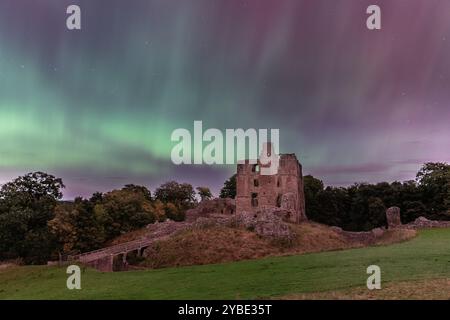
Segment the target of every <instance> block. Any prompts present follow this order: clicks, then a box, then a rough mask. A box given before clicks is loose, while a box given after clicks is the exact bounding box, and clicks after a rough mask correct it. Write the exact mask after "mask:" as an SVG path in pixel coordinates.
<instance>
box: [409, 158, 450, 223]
mask: <svg viewBox="0 0 450 320" xmlns="http://www.w3.org/2000/svg"><path fill="white" fill-rule="evenodd" d="M416 179H417V181H418V183H419V187H420V189H421V193H422V202H423V203H424V204H425V206H426V207H427V209H428V212H429V214H430V215H431V216H432V218H435V219H439V218H444V219H445V218H449V216H450V165H449V164H447V163H442V162H428V163H425V164H424V165H423V166H422V168H421V169H420V171H419V172H418V173H417V177H416Z"/></svg>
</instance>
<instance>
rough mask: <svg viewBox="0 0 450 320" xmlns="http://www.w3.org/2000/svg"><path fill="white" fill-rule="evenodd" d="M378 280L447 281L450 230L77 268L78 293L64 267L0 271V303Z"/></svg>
mask: <svg viewBox="0 0 450 320" xmlns="http://www.w3.org/2000/svg"><path fill="white" fill-rule="evenodd" d="M371 264H376V265H379V266H380V267H381V270H382V281H383V283H387V282H391V281H405V280H419V279H433V278H441V279H442V278H450V229H435V230H423V231H420V233H419V235H418V236H417V237H416V238H414V239H413V240H411V241H408V242H404V243H400V244H395V245H390V246H380V247H368V248H361V249H351V250H345V251H333V252H323V253H314V254H305V255H298V256H289V257H273V258H265V259H260V260H250V261H241V262H235V263H226V264H218V265H205V266H193V267H180V268H168V269H159V270H148V271H135V272H117V273H100V272H97V271H96V270H92V269H85V270H84V271H83V273H82V278H81V286H82V289H81V290H68V289H67V288H66V279H67V275H66V273H65V268H57V267H44V266H27V267H12V268H8V269H5V270H3V271H0V299H256V298H270V297H277V296H283V295H289V294H298V293H308V292H319V291H330V290H340V289H347V288H351V287H361V286H364V285H365V283H366V279H367V277H368V275H367V274H366V268H367V266H369V265H371Z"/></svg>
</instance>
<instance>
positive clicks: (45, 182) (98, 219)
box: [0, 172, 211, 264]
mask: <svg viewBox="0 0 450 320" xmlns="http://www.w3.org/2000/svg"><path fill="white" fill-rule="evenodd" d="M63 188H64V184H63V182H62V180H61V179H59V178H56V177H54V176H52V175H49V174H46V173H43V172H35V173H30V174H27V175H25V176H23V177H19V178H17V179H15V180H14V181H12V182H9V183H6V184H4V185H3V186H2V187H1V189H0V260H5V259H16V258H21V259H23V260H24V262H25V263H36V264H37V263H46V261H48V260H49V259H56V258H58V257H60V256H63V255H67V254H75V253H79V252H85V251H89V250H94V249H98V248H101V247H102V246H103V245H104V244H105V243H106V242H107V241H109V240H111V239H113V238H115V237H117V236H119V235H121V234H123V233H126V232H130V231H133V230H136V229H139V228H142V227H144V226H145V225H147V224H150V223H154V222H156V221H164V220H166V219H171V220H175V221H181V220H183V219H184V212H185V211H186V210H187V209H189V208H192V207H193V206H194V205H195V203H196V201H197V200H196V194H195V191H194V188H193V187H192V186H191V185H190V184H186V183H178V182H175V181H170V182H167V183H165V184H163V185H161V186H160V187H159V188H157V189H156V190H155V193H154V195H153V196H152V194H151V193H150V190H148V189H147V188H146V187H143V186H137V185H126V186H125V187H123V188H122V189H120V190H113V191H110V192H107V193H104V194H102V193H95V194H93V195H92V197H91V198H90V199H83V198H76V199H75V200H74V201H62V200H61V198H62V189H63ZM198 191H199V196H200V197H201V198H202V199H207V198H210V197H211V192H210V191H209V189H208V188H206V187H199V188H198Z"/></svg>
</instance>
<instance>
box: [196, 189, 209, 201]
mask: <svg viewBox="0 0 450 320" xmlns="http://www.w3.org/2000/svg"><path fill="white" fill-rule="evenodd" d="M197 191H198V195H199V196H200V199H201V201H204V200H209V199H211V198H212V193H211V190H209V188H208V187H197Z"/></svg>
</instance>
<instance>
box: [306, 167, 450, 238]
mask: <svg viewBox="0 0 450 320" xmlns="http://www.w3.org/2000/svg"><path fill="white" fill-rule="evenodd" d="M304 185H305V202H306V214H307V216H308V218H310V219H311V220H314V221H317V222H320V223H326V224H329V225H336V226H340V227H342V228H344V229H346V230H370V229H372V228H375V227H381V226H385V225H386V215H385V212H386V209H387V208H389V207H391V206H397V207H400V209H401V219H402V222H403V223H408V222H411V221H413V220H415V219H416V218H418V217H419V216H425V217H426V218H428V219H431V220H450V165H448V164H446V163H426V164H425V165H424V166H423V167H422V168H421V169H420V171H419V172H418V173H417V177H416V180H413V181H406V182H403V183H401V182H393V183H387V182H382V183H377V184H367V183H359V184H354V185H352V186H350V187H347V188H343V187H340V188H336V187H326V188H325V187H324V185H323V183H322V181H321V180H319V179H316V178H314V177H313V176H305V177H304Z"/></svg>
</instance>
